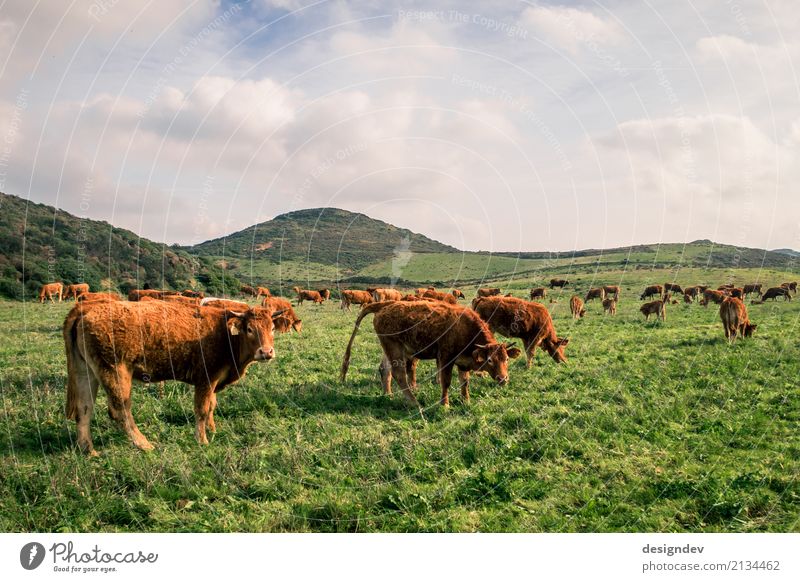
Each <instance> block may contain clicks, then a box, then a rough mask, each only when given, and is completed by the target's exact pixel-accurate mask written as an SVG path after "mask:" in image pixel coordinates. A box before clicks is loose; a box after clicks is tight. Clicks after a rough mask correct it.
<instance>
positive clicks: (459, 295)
mask: <svg viewBox="0 0 800 582" xmlns="http://www.w3.org/2000/svg"><path fill="white" fill-rule="evenodd" d="M451 293H452V294H453V297H455V298H456V299H466V297H464V293H462V291H461V289H453V290H452V291H451Z"/></svg>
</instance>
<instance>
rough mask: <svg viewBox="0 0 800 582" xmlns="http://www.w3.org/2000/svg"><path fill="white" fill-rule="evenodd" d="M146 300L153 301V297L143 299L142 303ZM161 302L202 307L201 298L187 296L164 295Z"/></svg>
mask: <svg viewBox="0 0 800 582" xmlns="http://www.w3.org/2000/svg"><path fill="white" fill-rule="evenodd" d="M145 299H147V300H151V301H152V300H153V298H152V297H142V301H144V300H145ZM161 301H167V302H169V303H183V304H184V305H200V301H202V299H200V298H199V297H186V296H185V295H163V296H162V297H161Z"/></svg>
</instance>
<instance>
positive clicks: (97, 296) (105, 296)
mask: <svg viewBox="0 0 800 582" xmlns="http://www.w3.org/2000/svg"><path fill="white" fill-rule="evenodd" d="M78 301H80V302H81V303H86V302H88V301H122V297H120V296H119V295H117V294H116V293H92V292H89V293H81V294H80V295H78Z"/></svg>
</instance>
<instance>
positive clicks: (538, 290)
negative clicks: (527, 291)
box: [531, 287, 547, 301]
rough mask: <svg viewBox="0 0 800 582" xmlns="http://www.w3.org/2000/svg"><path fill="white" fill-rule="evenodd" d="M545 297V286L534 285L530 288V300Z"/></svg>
mask: <svg viewBox="0 0 800 582" xmlns="http://www.w3.org/2000/svg"><path fill="white" fill-rule="evenodd" d="M546 298H547V288H545V287H535V288H534V289H531V301H533V300H534V299H546Z"/></svg>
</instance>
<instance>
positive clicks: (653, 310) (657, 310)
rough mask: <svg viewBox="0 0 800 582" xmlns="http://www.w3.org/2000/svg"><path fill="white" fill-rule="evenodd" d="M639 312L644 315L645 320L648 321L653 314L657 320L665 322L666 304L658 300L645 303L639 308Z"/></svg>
mask: <svg viewBox="0 0 800 582" xmlns="http://www.w3.org/2000/svg"><path fill="white" fill-rule="evenodd" d="M639 311H641V312H642V315H644V318H645V320H647V321H649V320H650V316H651V315H653V314H655V316H656V318H657V319H661V321H667V303H666V301H662V300H660V299H659V300H658V301H651V302H650V303H645V304H644V305H642V306H641V307H640V308H639Z"/></svg>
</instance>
